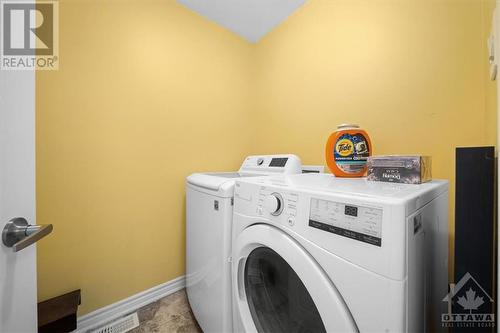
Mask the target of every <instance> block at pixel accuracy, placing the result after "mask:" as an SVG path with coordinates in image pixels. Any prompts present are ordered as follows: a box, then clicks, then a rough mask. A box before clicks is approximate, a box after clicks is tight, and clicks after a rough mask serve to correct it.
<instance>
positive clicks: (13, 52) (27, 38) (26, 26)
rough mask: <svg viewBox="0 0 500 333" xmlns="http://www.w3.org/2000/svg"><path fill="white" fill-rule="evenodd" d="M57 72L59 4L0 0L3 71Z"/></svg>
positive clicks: (0, 66) (41, 0)
mask: <svg viewBox="0 0 500 333" xmlns="http://www.w3.org/2000/svg"><path fill="white" fill-rule="evenodd" d="M58 68H59V4H58V2H57V1H54V0H36V1H35V0H31V1H14V0H0V69H1V70H34V69H36V70H57V69H58Z"/></svg>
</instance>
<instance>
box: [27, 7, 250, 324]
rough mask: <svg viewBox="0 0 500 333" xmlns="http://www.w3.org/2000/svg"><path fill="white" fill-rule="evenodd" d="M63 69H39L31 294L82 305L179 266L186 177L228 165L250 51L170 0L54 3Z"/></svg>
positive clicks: (158, 278)
mask: <svg viewBox="0 0 500 333" xmlns="http://www.w3.org/2000/svg"><path fill="white" fill-rule="evenodd" d="M60 48H61V51H60V59H61V62H60V70H59V71H55V72H38V73H37V96H36V98H37V102H36V103H37V104H36V108H37V201H38V202H37V212H38V223H53V224H54V233H53V234H52V235H51V236H50V237H49V238H47V239H46V240H44V241H42V242H40V243H39V251H38V258H39V260H38V265H39V269H38V281H39V298H40V299H46V298H48V297H53V296H55V295H58V294H61V293H63V292H66V291H69V290H72V289H75V288H82V293H83V294H82V295H83V299H82V305H81V308H80V311H79V314H80V315H81V314H84V313H86V312H88V311H90V310H93V309H96V308H99V307H102V306H104V305H107V304H110V303H112V302H115V301H117V300H120V299H122V298H124V297H127V296H130V295H132V294H135V293H137V292H139V291H142V290H145V289H147V288H150V287H152V286H155V285H157V284H160V283H163V282H166V281H168V280H170V279H173V278H175V277H177V276H180V275H182V274H184V244H185V243H184V194H183V193H184V192H183V191H184V181H185V177H186V176H187V175H189V174H190V173H192V172H195V171H203V170H232V169H237V168H238V167H239V164H240V162H241V158H242V156H243V155H245V154H247V153H248V152H249V149H250V144H251V141H250V140H249V138H250V135H249V134H248V133H249V128H248V127H247V122H248V121H249V120H250V112H251V111H252V110H253V107H252V103H253V101H254V98H253V95H252V94H251V88H252V85H251V84H252V82H251V79H252V62H251V61H252V47H251V45H250V44H249V43H247V42H245V41H243V40H242V39H240V38H238V37H236V36H235V35H233V34H231V33H229V32H228V31H226V30H224V29H222V28H220V27H219V26H217V25H216V24H213V23H210V22H209V21H207V20H204V19H202V18H201V17H199V16H197V15H196V14H194V13H192V12H190V11H189V10H187V9H185V8H183V7H181V6H179V5H177V4H176V3H175V2H174V1H169V0H166V1H165V0H157V1H143V0H141V1H115V2H111V1H97V0H96V1H71V2H70V1H64V0H63V1H60Z"/></svg>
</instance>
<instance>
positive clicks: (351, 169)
mask: <svg viewBox="0 0 500 333" xmlns="http://www.w3.org/2000/svg"><path fill="white" fill-rule="evenodd" d="M371 154H372V143H371V141H370V137H369V136H368V133H366V132H365V131H364V130H362V129H361V128H359V126H358V125H351V124H343V125H339V126H337V130H336V131H335V132H333V133H332V134H331V135H330V137H329V138H328V142H327V143H326V149H325V155H326V164H327V165H328V168H329V169H330V171H331V172H332V173H333V174H334V175H335V176H337V177H363V176H364V174H365V172H366V168H367V166H366V160H367V159H368V156H370V155H371Z"/></svg>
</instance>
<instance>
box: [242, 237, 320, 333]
mask: <svg viewBox="0 0 500 333" xmlns="http://www.w3.org/2000/svg"><path fill="white" fill-rule="evenodd" d="M244 276H245V292H246V296H247V300H248V305H249V307H250V313H251V314H252V318H253V321H254V323H255V326H256V328H257V331H259V332H273V333H278V332H286V333H293V332H326V329H325V326H324V324H323V321H322V320H321V316H320V314H319V312H318V309H317V308H316V305H315V304H314V302H313V300H312V298H311V296H310V295H309V292H308V291H307V289H306V287H305V286H304V284H303V283H302V281H301V280H300V278H299V277H298V275H297V274H296V273H295V271H294V270H293V269H292V268H291V267H290V266H289V265H288V263H287V262H286V261H285V260H284V259H283V258H281V256H280V255H278V254H277V253H276V252H275V251H273V250H272V249H270V248H268V247H258V248H256V249H255V250H253V251H252V252H251V253H250V254H249V255H248V258H247V260H246V264H245V272H244Z"/></svg>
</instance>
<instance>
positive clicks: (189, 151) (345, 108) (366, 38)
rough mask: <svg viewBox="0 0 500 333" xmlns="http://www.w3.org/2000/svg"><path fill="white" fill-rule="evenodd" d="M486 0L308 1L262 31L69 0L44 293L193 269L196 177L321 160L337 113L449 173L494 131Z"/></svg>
mask: <svg viewBox="0 0 500 333" xmlns="http://www.w3.org/2000/svg"><path fill="white" fill-rule="evenodd" d="M492 8H493V6H492V2H491V0H484V1H482V0H481V1H480V0H478V1H469V0H376V1H374V0H364V1H361V0H309V1H308V3H307V4H306V5H305V6H303V7H302V8H301V9H299V10H298V11H297V12H296V13H295V14H294V15H292V17H290V18H289V19H288V20H287V21H286V22H285V23H284V24H282V25H281V26H279V27H278V28H277V29H276V30H275V31H273V32H271V33H270V34H269V35H268V36H267V37H265V38H264V39H263V40H262V41H261V42H260V43H258V44H255V45H252V44H249V43H247V42H245V41H243V40H242V39H240V38H238V37H236V36H234V35H233V34H231V33H229V32H228V31H226V30H224V29H222V28H220V27H218V26H216V25H215V24H213V23H210V22H209V21H207V20H205V19H202V18H201V17H199V16H197V15H196V14H193V13H192V12H190V11H188V10H186V9H184V8H183V7H181V6H179V5H177V4H175V2H174V1H173V0H155V1H142V0H141V1H137V0H135V1H97V0H93V1H83V0H80V1H76V0H75V1H71V2H70V1H65V0H61V1H60V48H61V54H60V58H61V63H60V70H59V71H57V72H38V73H37V200H38V204H37V209H38V223H53V224H54V228H55V232H54V233H53V234H52V235H51V237H50V238H47V240H44V241H42V242H40V244H39V270H38V273H39V274H38V276H39V298H40V299H46V298H48V297H52V296H55V295H57V294H60V293H63V292H65V291H69V290H71V289H75V288H82V292H83V303H82V306H81V311H80V315H81V314H84V313H86V312H88V311H91V310H93V309H96V308H99V307H102V306H104V305H107V304H110V303H112V302H114V301H117V300H119V299H122V298H124V297H127V296H130V295H132V294H134V293H136V292H139V291H142V290H144V289H147V288H149V287H152V286H155V285H157V284H159V283H162V282H165V281H168V280H170V279H173V278H175V277H177V276H179V275H182V274H183V273H184V179H185V176H186V175H188V174H190V173H191V172H194V171H203V170H230V169H235V168H237V167H238V165H239V163H240V161H241V159H242V157H243V156H245V155H247V154H248V153H278V152H282V153H283V152H293V153H296V154H298V155H299V156H301V157H302V160H303V162H304V163H306V164H323V163H324V158H323V149H324V144H325V142H326V139H327V137H328V135H329V134H330V133H331V132H332V131H333V130H334V129H335V127H336V125H337V124H339V123H342V122H355V123H359V124H361V125H362V126H363V127H364V128H365V129H366V130H368V132H369V133H370V134H371V137H372V141H373V143H374V147H375V149H374V152H375V153H376V154H390V153H398V154H405V153H417V154H428V155H432V156H433V159H434V160H433V172H434V176H435V177H436V178H447V179H450V181H452V182H453V177H454V147H456V146H468V145H484V144H493V143H494V142H495V140H494V137H495V136H496V127H495V126H494V125H493V121H496V120H495V119H496V112H495V110H496V105H495V103H496V99H495V96H496V94H495V90H494V89H495V88H494V87H495V85H494V84H493V83H490V82H489V81H488V79H487V74H486V70H487V65H486V47H485V46H484V43H485V40H486V36H487V33H489V28H487V27H488V25H489V22H488V20H489V16H490V15H491V10H492ZM452 184H453V183H452ZM453 197H454V193H453V188H452V191H451V192H450V198H451V201H452V202H453ZM450 212H451V213H452V212H453V205H452V204H451V205H450ZM450 221H453V218H450ZM450 230H453V225H451V226H450Z"/></svg>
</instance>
